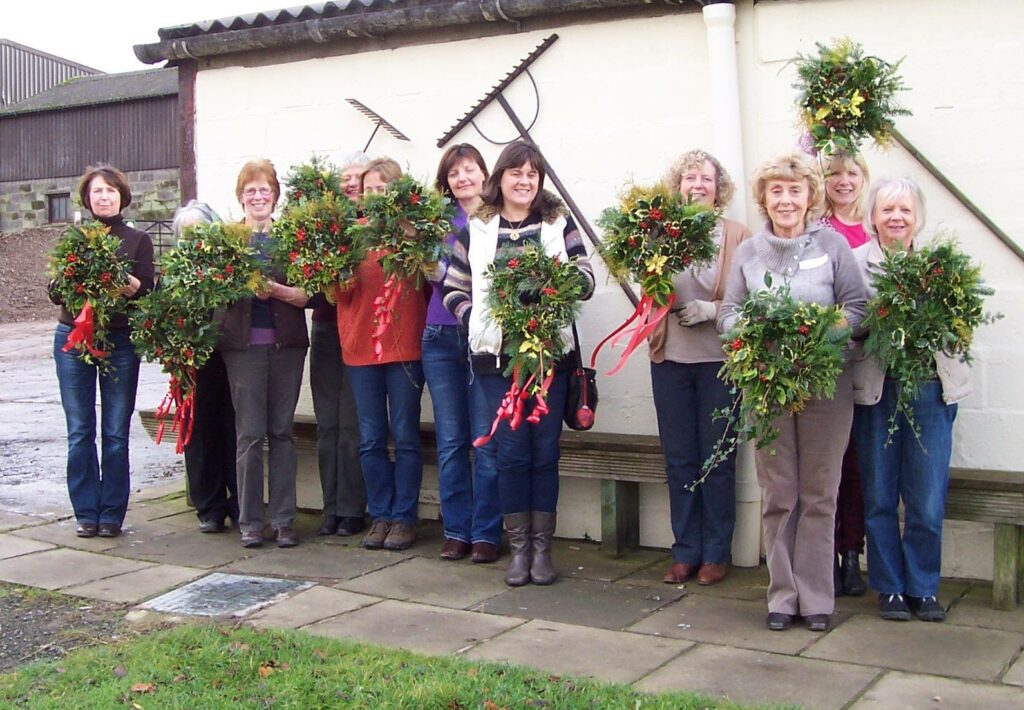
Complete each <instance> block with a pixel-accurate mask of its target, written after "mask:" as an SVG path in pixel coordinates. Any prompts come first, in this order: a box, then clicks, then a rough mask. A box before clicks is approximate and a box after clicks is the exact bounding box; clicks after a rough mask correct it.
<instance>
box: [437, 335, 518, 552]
mask: <svg viewBox="0 0 1024 710" xmlns="http://www.w3.org/2000/svg"><path fill="white" fill-rule="evenodd" d="M422 345H423V374H424V376H425V377H426V379H427V387H429V388H430V400H431V402H433V405H434V426H435V427H436V429H437V466H438V487H439V488H440V494H441V517H442V519H443V520H444V536H445V537H446V538H448V539H450V540H460V541H462V542H489V543H492V544H495V545H497V544H499V543H500V542H501V502H500V500H499V498H498V470H497V461H496V460H495V444H494V442H491V443H488V444H487V445H486V446H482V447H480V448H478V449H476V450H475V451H474V453H473V463H474V466H472V467H471V466H470V456H469V455H470V451H471V450H473V439H474V438H475V437H477V436H481V435H483V434H486V433H487V431H489V430H490V426H491V415H490V414H489V410H488V409H487V406H486V403H485V401H484V396H483V392H482V390H481V388H480V385H479V382H478V381H477V380H476V379H474V378H472V377H471V372H470V367H469V354H468V353H469V349H468V347H469V346H468V343H467V341H466V336H465V333H464V332H462V329H461V328H460V327H459V326H456V325H429V324H428V325H427V327H426V329H425V330H424V331H423V343H422ZM471 379H473V382H472V383H471V382H470V380H471Z"/></svg>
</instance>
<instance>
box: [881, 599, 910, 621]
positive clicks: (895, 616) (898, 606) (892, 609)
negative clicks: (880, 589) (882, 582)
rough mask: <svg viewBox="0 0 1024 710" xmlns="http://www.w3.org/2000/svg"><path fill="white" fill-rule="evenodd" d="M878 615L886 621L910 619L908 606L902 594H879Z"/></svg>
mask: <svg viewBox="0 0 1024 710" xmlns="http://www.w3.org/2000/svg"><path fill="white" fill-rule="evenodd" d="M878 615H879V616H881V617H882V618H883V619H885V620H886V621H910V607H909V606H907V600H906V599H904V598H903V595H902V594H879V595H878Z"/></svg>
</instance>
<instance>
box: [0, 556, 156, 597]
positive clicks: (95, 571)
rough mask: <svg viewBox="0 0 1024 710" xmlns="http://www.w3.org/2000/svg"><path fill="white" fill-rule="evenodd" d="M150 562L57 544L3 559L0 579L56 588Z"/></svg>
mask: <svg viewBox="0 0 1024 710" xmlns="http://www.w3.org/2000/svg"><path fill="white" fill-rule="evenodd" d="M148 566H149V565H147V564H143V563H141V562H132V561H130V560H121V559H118V558H116V557H108V556H106V555H97V554H96V553H94V552H82V551H81V550H69V549H66V548H58V549H53V550H43V551H42V552H34V553H32V554H28V555H22V556H20V557H12V558H10V559H7V560H4V562H3V565H0V581H4V582H12V583H14V584H23V585H25V586H27V587H39V588H40V589H50V590H54V589H61V588H62V587H73V586H76V585H79V584H85V583H86V582H91V581H93V580H96V579H103V578H104V577H113V576H115V575H119V574H124V573H126V572H135V571H137V570H141V569H145V568H146V567H148Z"/></svg>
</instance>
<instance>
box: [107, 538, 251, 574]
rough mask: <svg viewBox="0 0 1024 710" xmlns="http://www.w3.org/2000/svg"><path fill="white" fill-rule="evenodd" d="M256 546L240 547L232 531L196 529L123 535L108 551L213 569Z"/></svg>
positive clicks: (142, 558) (171, 563) (115, 553)
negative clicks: (149, 535)
mask: <svg viewBox="0 0 1024 710" xmlns="http://www.w3.org/2000/svg"><path fill="white" fill-rule="evenodd" d="M119 539H121V538H119ZM254 552H259V550H247V549H246V548H244V547H242V545H241V543H240V542H239V540H238V535H236V534H235V533H233V532H228V533H224V534H222V535H203V534H201V533H199V532H198V531H195V532H193V531H177V532H170V533H167V534H165V535H160V536H158V537H153V538H148V539H146V538H143V539H132V538H124V542H123V543H121V544H119V545H118V546H117V547H115V548H112V549H111V550H110V551H109V554H112V555H118V556H120V557H128V558H131V559H137V560H148V561H150V562H159V563H161V564H168V565H180V566H182V567H202V568H203V569H213V568H214V567H220V566H222V565H225V564H227V563H229V562H233V561H235V560H238V559H241V558H243V557H246V556H248V555H250V554H252V553H254Z"/></svg>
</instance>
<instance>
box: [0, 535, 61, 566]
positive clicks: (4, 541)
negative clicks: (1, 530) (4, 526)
mask: <svg viewBox="0 0 1024 710" xmlns="http://www.w3.org/2000/svg"><path fill="white" fill-rule="evenodd" d="M51 549H53V545H50V544H48V543H45V542H40V541H38V540H28V539H26V538H23V537H19V536H17V535H0V560H6V559H9V558H11V557H20V556H21V555H27V554H29V553H31V552H42V551H43V550H51Z"/></svg>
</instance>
